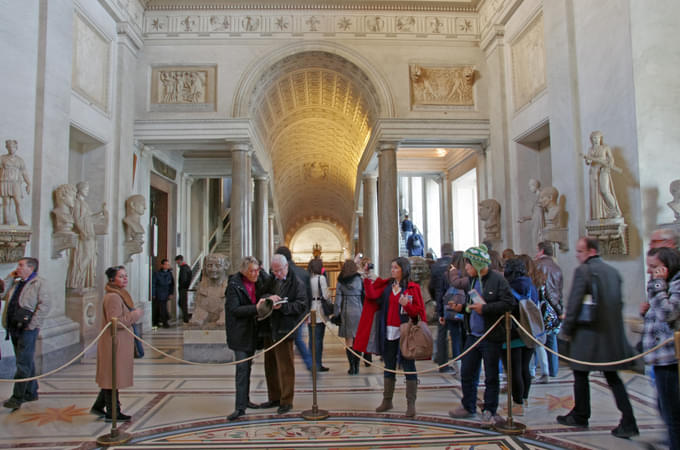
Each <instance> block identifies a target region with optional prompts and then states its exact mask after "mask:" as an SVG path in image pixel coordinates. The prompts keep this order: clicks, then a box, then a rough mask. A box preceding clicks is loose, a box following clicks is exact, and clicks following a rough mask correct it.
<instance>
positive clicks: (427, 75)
mask: <svg viewBox="0 0 680 450" xmlns="http://www.w3.org/2000/svg"><path fill="white" fill-rule="evenodd" d="M409 70H410V80H411V105H412V106H417V105H441V106H474V98H473V90H472V87H473V85H474V81H475V70H474V68H473V67H471V66H466V67H457V68H453V67H424V66H421V65H418V64H411V65H410V66H409Z"/></svg>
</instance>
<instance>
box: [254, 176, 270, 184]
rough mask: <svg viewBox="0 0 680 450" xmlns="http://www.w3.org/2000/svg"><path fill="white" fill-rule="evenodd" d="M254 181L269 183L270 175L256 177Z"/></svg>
mask: <svg viewBox="0 0 680 450" xmlns="http://www.w3.org/2000/svg"><path fill="white" fill-rule="evenodd" d="M253 180H255V181H264V182H269V174H264V175H255V176H254V177H253Z"/></svg>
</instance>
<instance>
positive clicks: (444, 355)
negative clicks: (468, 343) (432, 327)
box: [435, 320, 463, 365]
mask: <svg viewBox="0 0 680 450" xmlns="http://www.w3.org/2000/svg"><path fill="white" fill-rule="evenodd" d="M462 325H463V323H462V322H460V321H458V320H445V321H444V325H442V324H439V327H438V328H437V359H436V361H435V362H436V363H437V364H438V365H442V364H444V363H445V362H447V361H448V360H449V349H448V339H447V338H450V339H451V358H455V357H456V356H458V355H460V348H461V346H462V345H463V328H462Z"/></svg>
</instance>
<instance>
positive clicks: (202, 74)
mask: <svg viewBox="0 0 680 450" xmlns="http://www.w3.org/2000/svg"><path fill="white" fill-rule="evenodd" d="M222 25H224V24H222ZM215 74H216V66H203V67H198V66H168V67H154V68H152V70H151V101H150V109H151V111H214V110H215Z"/></svg>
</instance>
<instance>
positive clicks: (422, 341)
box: [399, 316, 433, 360]
mask: <svg viewBox="0 0 680 450" xmlns="http://www.w3.org/2000/svg"><path fill="white" fill-rule="evenodd" d="M399 334H400V337H399V349H400V350H401V356H403V357H404V358H406V359H417V360H422V359H431V358H432V347H433V340H432V333H431V332H430V329H429V328H428V326H427V323H425V322H423V321H422V320H420V317H419V316H416V318H415V322H414V319H413V318H410V319H409V320H408V322H404V323H402V324H401V326H400V327H399Z"/></svg>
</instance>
